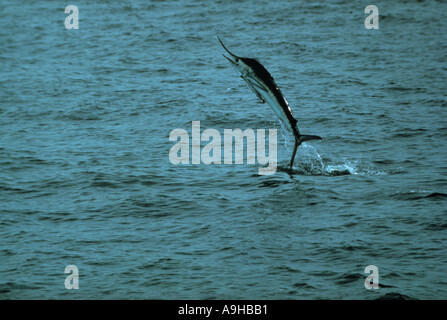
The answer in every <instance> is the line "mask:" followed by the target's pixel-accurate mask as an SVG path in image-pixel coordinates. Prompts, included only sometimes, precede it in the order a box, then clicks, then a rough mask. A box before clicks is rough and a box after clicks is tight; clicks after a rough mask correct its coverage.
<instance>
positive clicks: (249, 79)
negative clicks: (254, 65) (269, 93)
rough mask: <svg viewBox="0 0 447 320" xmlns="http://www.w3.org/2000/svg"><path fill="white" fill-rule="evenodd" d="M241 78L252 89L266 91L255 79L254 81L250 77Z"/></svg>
mask: <svg viewBox="0 0 447 320" xmlns="http://www.w3.org/2000/svg"><path fill="white" fill-rule="evenodd" d="M243 78H244V80H245V81H247V82H248V83H249V84H251V85H252V86H254V87H256V88H258V89H260V90H262V91H266V90H265V88H264V86H263V85H262V84H261V83H260V82H259V81H257V80H256V79H254V78H252V77H249V76H244V77H243Z"/></svg>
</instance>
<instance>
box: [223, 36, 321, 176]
mask: <svg viewBox="0 0 447 320" xmlns="http://www.w3.org/2000/svg"><path fill="white" fill-rule="evenodd" d="M217 39H218V40H219V42H220V44H221V45H222V47H223V48H224V49H225V51H227V52H228V53H229V54H230V57H227V56H225V55H224V54H223V56H224V57H225V58H226V59H227V60H228V61H230V62H231V64H232V65H233V66H234V67H235V68H236V69H237V70H238V71H239V72H240V73H241V78H242V79H244V80H245V81H246V82H247V83H248V85H249V87H250V88H251V89H252V90H253V92H254V93H255V94H256V95H257V96H258V98H259V99H260V100H261V102H262V103H264V102H266V101H267V102H268V103H269V104H270V106H271V107H272V108H273V111H275V114H276V115H277V116H278V118H279V119H280V120H281V121H282V122H283V123H284V124H285V125H286V127H287V129H288V130H289V131H291V132H292V133H293V135H294V136H295V147H294V148H293V154H292V159H291V160H290V169H292V167H293V161H294V159H295V154H296V151H297V150H298V147H299V146H300V145H301V143H303V142H305V141H309V140H321V137H319V136H312V135H304V134H300V131H299V130H298V126H297V120H296V119H295V118H294V117H293V114H292V110H291V109H290V107H289V104H288V103H287V101H286V99H285V98H284V96H283V95H282V93H281V90H279V88H278V86H277V85H276V83H275V80H273V77H272V76H271V75H270V73H269V72H268V71H267V69H265V68H264V67H263V66H262V65H261V64H260V63H259V62H258V61H257V60H255V59H251V58H242V57H238V56H236V55H234V54H232V53H231V52H230V51H229V50H228V49H227V48H226V47H225V46H224V44H223V43H222V41H221V40H220V38H219V37H217Z"/></svg>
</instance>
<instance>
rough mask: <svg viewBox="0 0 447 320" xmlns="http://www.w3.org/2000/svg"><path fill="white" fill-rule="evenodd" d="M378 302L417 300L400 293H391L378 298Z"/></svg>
mask: <svg viewBox="0 0 447 320" xmlns="http://www.w3.org/2000/svg"><path fill="white" fill-rule="evenodd" d="M376 300H417V299H416V298H412V297H409V296H406V295H404V294H400V293H398V292H390V293H387V294H385V295H383V296H381V297H379V298H377V299H376Z"/></svg>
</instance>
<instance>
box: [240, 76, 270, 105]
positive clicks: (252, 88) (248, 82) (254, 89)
mask: <svg viewBox="0 0 447 320" xmlns="http://www.w3.org/2000/svg"><path fill="white" fill-rule="evenodd" d="M241 78H242V79H244V80H245V81H246V82H247V84H248V86H249V87H250V89H251V90H252V91H253V92H254V93H255V95H256V96H257V97H258V98H259V99H260V100H261V103H265V100H264V98H263V97H262V95H261V94H260V93H259V91H258V89H257V87H255V86H254V85H253V84H252V83H251V82H250V81H249V80H247V78H246V77H244V76H241Z"/></svg>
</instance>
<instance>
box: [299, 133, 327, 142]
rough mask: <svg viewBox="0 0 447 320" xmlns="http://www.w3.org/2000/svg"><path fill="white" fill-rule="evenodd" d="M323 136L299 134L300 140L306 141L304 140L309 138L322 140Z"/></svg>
mask: <svg viewBox="0 0 447 320" xmlns="http://www.w3.org/2000/svg"><path fill="white" fill-rule="evenodd" d="M322 139H323V138H321V137H319V136H312V135H305V134H302V135H301V136H300V142H306V141H310V140H322Z"/></svg>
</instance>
